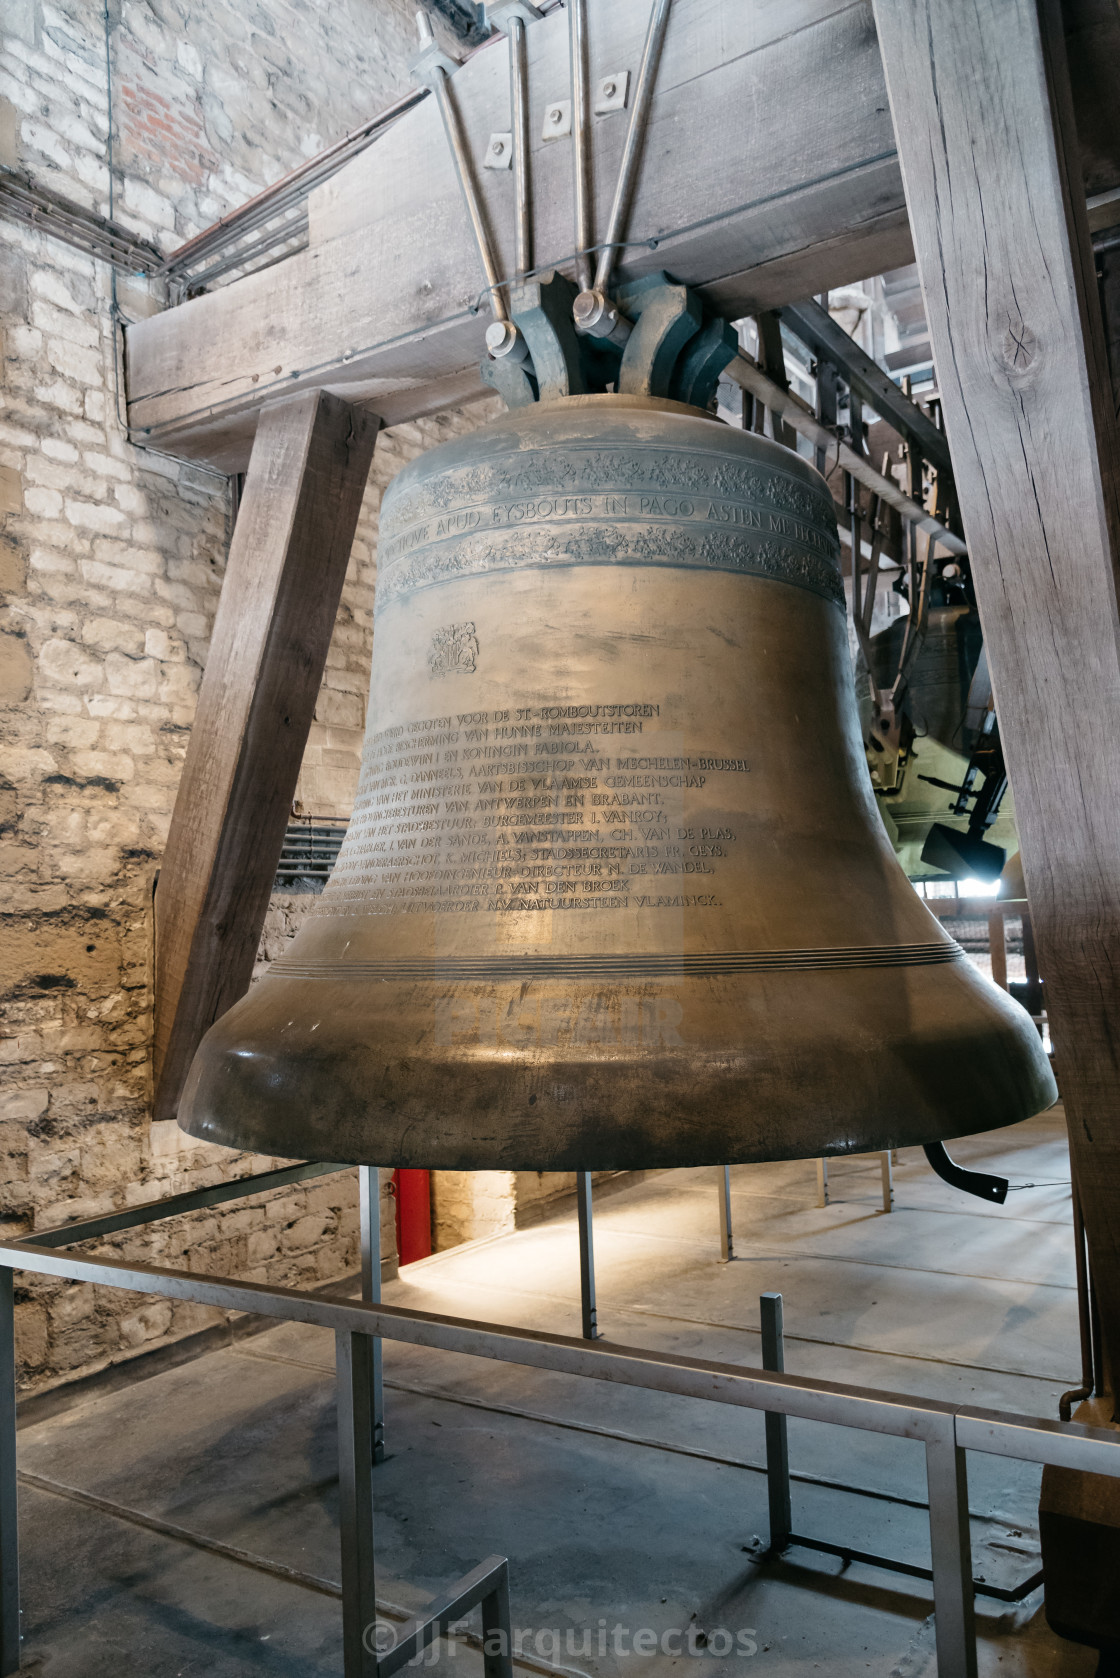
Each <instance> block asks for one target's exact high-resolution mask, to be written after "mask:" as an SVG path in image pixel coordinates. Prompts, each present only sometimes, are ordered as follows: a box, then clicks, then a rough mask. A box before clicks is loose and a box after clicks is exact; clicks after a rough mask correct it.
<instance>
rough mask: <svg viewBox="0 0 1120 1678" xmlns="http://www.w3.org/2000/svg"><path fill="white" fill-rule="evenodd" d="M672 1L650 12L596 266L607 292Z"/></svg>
mask: <svg viewBox="0 0 1120 1678" xmlns="http://www.w3.org/2000/svg"><path fill="white" fill-rule="evenodd" d="M670 4H671V0H653V7H652V9H651V11H650V14H649V28H648V29H647V30H646V44H645V47H644V49H643V51H642V62H641V67H640V68H639V70H638V82H637V86H636V88H635V90H634V108H633V110H632V111H631V113H630V126H629V128H628V129H627V131H626V144H625V145H624V147H623V150H622V162H621V164H620V165H619V170H618V184H617V186H616V187H615V189H614V203H613V204H612V205H611V214H610V220H609V221H608V223H607V232H606V237H605V239H604V241H603V248H602V250H601V251H600V252H599V261H598V264H597V266H596V269H595V290H596V291H601V292H603V293H604V295H606V293H607V292H608V289H609V286H610V279H611V271H612V269H613V268H614V264H615V258H616V255H617V246H618V243H619V241H620V239H621V238H622V235H623V233H624V232H625V231H626V222H627V218H628V216H629V214H630V200H631V198H632V197H633V193H634V183H635V182H636V180H637V178H638V164H639V162H640V161H641V156H642V142H643V140H644V139H645V131H646V120H647V118H648V116H649V108H650V105H651V104H652V103H653V84H654V82H655V81H656V79H657V61H658V59H659V58H660V57H661V45H662V42H663V41H664V39H665V26H666V24H667V23H668V21H669V6H670Z"/></svg>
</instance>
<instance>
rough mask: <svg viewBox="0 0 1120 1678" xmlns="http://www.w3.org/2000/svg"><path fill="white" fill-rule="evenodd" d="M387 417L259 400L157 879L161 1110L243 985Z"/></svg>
mask: <svg viewBox="0 0 1120 1678" xmlns="http://www.w3.org/2000/svg"><path fill="white" fill-rule="evenodd" d="M379 424H380V421H379V420H378V419H376V418H375V417H374V416H372V415H370V414H367V413H363V412H360V411H358V410H356V409H354V408H351V407H350V406H349V404H347V403H345V402H342V401H340V400H339V399H338V398H337V397H334V396H328V395H326V394H325V393H323V392H322V391H308V392H306V393H305V394H303V395H300V396H292V397H288V398H287V399H286V400H284V401H280V402H273V403H270V404H269V405H268V406H267V407H266V408H264V409H263V410H262V412H261V416H260V420H259V422H258V425H257V435H256V441H255V442H254V444H253V453H252V458H251V460H250V462H249V471H248V476H247V478H246V481H245V489H244V492H243V495H242V499H241V505H240V509H239V511H238V516H237V523H236V525H235V527H234V533H233V540H232V542H231V544H230V552H229V562H228V564H227V567H226V575H225V581H224V583H223V585H222V594H221V599H220V600H219V603H218V613H217V617H216V619H215V622H214V633H213V636H212V638H211V642H210V653H209V656H208V658H207V661H206V672H205V675H204V676H203V681H202V690H201V692H200V694H199V699H198V711H197V713H196V716H195V721H194V727H193V728H192V729H191V737H190V745H189V746H188V748H187V758H186V762H185V764H184V766H183V776H182V780H181V781H180V783H179V791H178V796H177V797H176V800H175V810H174V814H173V815H172V818H171V832H170V834H169V836H168V841H167V849H166V850H165V852H164V856H163V864H162V867H161V869H160V877H159V885H158V888H157V891H156V986H155V1086H156V1095H155V1117H156V1118H157V1119H168V1118H174V1116H175V1113H176V1110H177V1108H178V1103H179V1096H180V1093H181V1091H182V1087H183V1082H184V1079H185V1078H186V1075H187V1070H188V1068H189V1066H190V1063H191V1059H192V1057H193V1055H194V1052H195V1049H196V1048H197V1047H198V1044H199V1042H200V1041H201V1039H202V1036H203V1033H204V1032H205V1031H206V1030H207V1029H208V1028H209V1027H210V1026H211V1025H212V1024H213V1022H214V1021H215V1020H216V1019H217V1018H218V1016H219V1015H220V1014H223V1013H224V1012H225V1010H226V1009H227V1008H229V1007H230V1006H231V1005H232V1004H233V1003H234V1002H236V1001H237V998H238V997H239V996H242V995H243V994H244V992H245V991H246V990H247V989H248V986H249V980H250V978H251V976H252V972H253V961H254V958H255V956H256V953H257V946H258V944H259V942H260V935H261V928H262V926H263V925H264V917H265V911H266V910H267V908H268V899H269V895H270V893H271V891H272V882H273V880H274V878H275V875H276V865H277V863H278V862H279V860H280V849H281V846H282V844H283V841H284V831H285V828H286V826H287V822H288V815H289V812H290V810H291V804H292V797H293V794H294V792H295V786H296V777H297V776H298V774H299V766H300V762H301V760H302V758H303V749H304V746H305V745H306V742H307V734H308V730H309V728H310V726H311V719H312V716H313V715H314V711H315V701H316V699H317V697H318V693H319V685H320V683H321V681H322V677H323V666H324V664H325V662H326V656H327V648H328V647H329V645H330V639H331V632H332V630H333V628H334V620H335V616H336V613H337V611H338V600H339V595H340V594H341V592H342V582H343V578H344V577H345V575H346V565H347V561H348V560H349V557H350V547H351V543H352V542H353V539H354V527H355V524H356V523H357V519H358V512H359V509H360V507H361V503H362V494H363V491H364V489H365V484H366V478H367V476H368V474H369V464H370V460H371V458H372V455H373V445H374V439H375V437H376V434H377V430H378V426H379Z"/></svg>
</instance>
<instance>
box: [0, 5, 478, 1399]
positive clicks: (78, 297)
mask: <svg viewBox="0 0 1120 1678" xmlns="http://www.w3.org/2000/svg"><path fill="white" fill-rule="evenodd" d="M413 39H414V37H413V21H412V7H411V6H410V5H409V4H408V3H406V0H340V3H339V4H336V5H332V6H298V5H297V6H291V5H288V4H281V3H280V0H237V3H236V4H233V3H230V4H226V3H224V0H190V3H189V4H187V3H186V0H123V4H119V3H118V0H111V4H110V8H109V28H108V33H107V36H106V32H105V28H104V21H103V18H102V12H101V7H100V6H99V5H98V6H94V5H90V4H88V3H86V0H61V3H52V0H8V4H7V5H6V6H5V7H4V9H3V11H2V13H0V161H3V162H5V163H8V164H10V165H13V166H16V167H18V168H20V169H22V170H24V171H25V172H27V173H29V174H30V175H32V176H33V177H34V178H35V179H37V180H39V181H41V182H43V183H44V184H45V185H48V186H51V187H53V188H54V189H55V190H57V191H59V192H61V193H63V194H65V195H66V196H67V197H69V198H71V199H74V200H77V201H78V202H80V203H82V204H85V205H87V206H88V207H89V208H91V209H94V210H96V211H98V212H99V213H101V214H108V213H109V211H110V208H112V211H113V214H114V215H115V216H116V218H117V219H118V220H120V221H123V222H125V223H126V224H127V225H129V226H130V227H131V228H132V229H134V230H135V231H136V232H137V233H138V234H141V235H143V236H144V237H146V238H148V239H150V240H152V241H153V242H154V243H156V244H157V245H159V246H161V248H163V249H165V250H169V249H171V248H173V247H174V246H175V245H177V244H179V243H180V242H182V240H184V239H186V238H188V237H190V236H191V235H192V234H194V233H196V232H198V231H199V230H200V229H201V228H202V227H203V226H206V225H208V224H209V223H210V222H212V221H213V220H214V219H215V218H216V217H217V216H219V215H221V214H223V213H225V212H226V211H227V210H229V209H230V208H232V207H234V206H235V205H237V204H239V203H241V202H243V201H244V200H245V199H246V198H248V197H250V196H251V195H253V194H254V193H256V192H258V191H259V190H260V189H261V188H262V187H263V186H265V185H267V184H268V183H269V182H270V181H271V180H273V179H275V178H277V177H278V176H279V175H281V174H283V173H284V172H286V171H287V170H288V169H290V168H292V167H294V166H295V165H296V164H298V163H299V162H300V161H301V160H302V159H303V158H304V157H306V156H309V155H312V154H313V153H315V152H316V151H318V150H320V149H321V148H322V147H323V146H325V145H328V144H330V143H332V142H333V141H335V140H337V139H339V138H340V137H341V136H342V135H343V134H344V133H346V132H347V131H348V130H349V129H350V128H352V127H354V126H355V125H356V124H357V123H358V122H360V121H361V120H363V119H364V118H366V117H368V116H369V115H371V114H373V113H374V112H376V111H377V110H379V109H381V108H383V107H384V106H385V105H386V104H388V103H389V102H390V101H391V100H392V99H393V98H395V97H397V96H398V94H399V93H400V92H401V91H403V90H404V88H405V86H406V85H407V76H406V70H405V61H406V59H407V56H408V55H409V53H410V52H411V51H412V50H413ZM110 133H111V134H112V140H111V142H110ZM110 151H112V163H111V159H110ZM111 179H112V192H111V193H110V181H111ZM110 198H111V199H112V203H110ZM2 234H3V242H2V245H0V310H2V313H3V322H2V330H3V339H2V345H0V351H2V356H3V378H4V388H5V403H4V411H3V415H2V417H0V518H2V529H0V708H2V709H0V878H2V880H3V899H2V901H0V943H2V948H3V952H4V960H3V964H2V970H0V1006H2V1009H3V1037H2V1041H0V1152H2V1154H3V1170H2V1185H0V1231H2V1232H3V1233H4V1234H5V1235H8V1236H14V1235H17V1234H23V1233H26V1232H29V1231H34V1230H36V1229H43V1228H45V1227H48V1226H49V1225H51V1224H56V1223H61V1222H65V1221H67V1220H70V1219H74V1218H78V1217H83V1216H88V1215H92V1214H95V1213H98V1212H102V1211H106V1210H109V1209H111V1208H114V1207H117V1206H122V1205H130V1204H136V1203H139V1202H142V1201H146V1200H152V1199H157V1198H161V1197H163V1196H165V1195H167V1194H171V1193H176V1192H179V1191H182V1190H185V1189H188V1188H194V1187H199V1186H202V1185H204V1184H208V1183H211V1182H215V1181H219V1180H222V1179H224V1178H228V1177H230V1176H231V1175H245V1174H248V1173H249V1172H252V1171H255V1170H261V1169H265V1168H266V1167H267V1166H268V1165H270V1164H271V1163H273V1162H272V1161H269V1160H266V1159H263V1158H256V1157H247V1156H241V1155H232V1154H230V1153H229V1152H228V1151H227V1150H225V1149H221V1148H217V1147H212V1146H200V1145H198V1144H195V1143H193V1142H192V1141H191V1140H190V1139H189V1138H186V1137H184V1136H182V1134H181V1133H180V1132H179V1131H178V1129H177V1127H176V1126H175V1125H174V1124H157V1125H153V1124H152V1123H151V1121H150V1042H151V1001H152V999H151V957H152V898H153V890H154V884H155V879H156V873H157V870H158V866H159V861H160V856H161V852H162V848H163V844H164V840H165V837H166V833H167V826H168V822H169V818H170V813H171V809H172V805H173V802H174V798H175V791H176V786H177V783H178V778H179V774H180V768H181V764H182V760H183V755H184V752H185V748H186V742H187V739H188V736H189V730H190V727H191V723H192V720H193V716H194V709H195V702H196V697H197V692H198V686H199V681H200V678H201V673H202V670H203V667H204V665H205V660H206V652H207V645H208V638H209V634H210V627H211V624H212V621H213V615H214V610H215V606H216V602H217V598H218V593H219V590H220V587H221V581H222V575H223V570H224V566H225V561H226V554H227V549H228V541H229V534H230V527H231V501H230V486H229V484H228V482H227V480H226V479H225V478H223V477H220V476H217V475H215V474H213V473H209V472H207V471H204V470H201V469H199V468H197V467H193V466H187V465H183V464H181V463H180V462H178V461H176V460H172V459H170V458H168V457H166V456H163V455H160V454H158V453H156V452H153V451H150V450H144V449H139V448H136V447H134V446H133V445H132V444H131V443H129V442H128V440H127V438H126V436H125V432H124V428H123V426H122V423H121V410H122V395H121V374H120V367H119V359H118V358H119V322H120V318H121V316H122V315H128V314H129V313H130V312H133V311H135V312H139V311H141V310H148V311H150V310H151V309H153V308H156V307H159V306H161V302H162V299H161V298H160V297H159V296H158V294H156V293H155V292H154V291H153V288H151V287H149V286H148V285H147V284H146V283H145V282H137V281H129V282H127V283H126V282H124V281H118V282H117V283H116V284H115V283H114V279H113V276H112V274H111V273H110V271H109V269H108V268H107V267H106V266H105V265H104V264H103V263H101V262H99V261H97V260H95V259H94V258H92V257H90V256H87V255H84V254H83V253H82V252H81V251H78V250H75V249H72V248H70V247H69V246H67V245H64V244H61V243H59V242H58V241H56V240H54V239H53V238H51V237H49V236H48V235H45V234H43V233H41V232H39V231H37V230H36V229H34V228H32V227H28V226H24V225H22V224H19V223H15V222H5V223H4V226H3V229H2ZM478 417H479V416H478V415H477V414H476V415H474V416H470V415H468V416H466V417H462V418H455V417H452V418H448V419H441V420H433V421H426V422H424V423H423V424H422V425H418V426H414V427H402V428H400V431H399V432H398V433H395V434H389V435H387V436H386V437H385V438H384V439H383V440H382V441H381V442H379V445H378V452H377V465H376V467H375V469H374V473H373V475H372V478H371V485H370V490H369V494H368V496H367V499H366V504H365V507H364V510H363V514H362V521H361V525H360V528H359V533H358V538H357V540H356V542H355V547H354V555H353V560H352V563H351V567H350V574H349V576H348V579H347V584H346V590H345V595H344V602H343V607H342V610H341V612H340V616H339V622H338V628H337V633H336V636H335V641H334V644H333V646H332V649H331V654H330V660H329V668H328V671H327V676H326V680H325V682H324V687H323V692H322V695H321V698H320V704H319V708H318V712H317V718H316V724H315V731H314V735H313V739H312V745H311V749H310V750H309V754H308V763H307V766H306V769H305V774H304V777H303V780H302V781H301V793H302V796H303V798H304V801H305V803H306V805H307V807H308V809H309V810H310V811H311V813H331V812H330V810H324V809H323V806H324V805H326V804H332V805H333V806H335V807H337V808H338V811H339V813H346V811H345V809H344V808H343V806H345V804H346V798H347V792H346V786H347V780H348V777H349V778H350V781H351V782H352V780H353V779H354V778H356V765H357V756H358V751H359V748H360V742H361V735H362V731H363V727H364V708H365V689H366V684H367V681H368V666H369V656H370V644H371V636H372V603H373V583H374V552H375V543H376V515H377V506H378V504H379V497H380V491H381V488H382V487H383V485H384V483H385V482H386V481H387V478H388V477H389V476H390V475H391V472H392V470H394V469H395V466H394V462H395V463H396V465H399V464H400V463H401V462H402V461H403V460H404V459H406V458H409V457H410V455H411V454H413V453H415V452H417V451H418V450H419V449H421V448H424V447H426V446H428V445H429V444H430V443H431V442H433V441H435V440H437V439H438V438H439V437H441V436H442V435H444V434H446V432H447V431H448V429H449V428H454V427H455V426H462V425H467V424H473V423H477V420H478ZM274 918H275V917H274ZM266 938H267V935H266ZM386 1227H387V1230H388V1231H390V1232H391V1227H392V1226H391V1220H390V1219H386ZM356 1234H357V1218H356V1186H355V1183H354V1179H353V1174H352V1173H344V1174H340V1175H339V1176H338V1177H331V1178H327V1179H323V1180H321V1181H318V1182H315V1183H312V1184H311V1185H310V1186H309V1187H307V1188H302V1189H297V1190H292V1191H283V1192H278V1193H276V1194H274V1195H273V1196H271V1197H270V1198H268V1199H267V1200H258V1201H254V1202H252V1203H250V1204H247V1205H243V1206H238V1205H234V1206H231V1207H229V1208H228V1209H224V1210H223V1209H217V1210H215V1211H214V1212H212V1213H209V1214H196V1215H194V1216H192V1217H191V1218H190V1219H183V1220H177V1221H175V1222H169V1223H167V1224H161V1225H157V1226H154V1227H153V1228H152V1229H151V1230H149V1231H147V1232H134V1233H132V1234H130V1235H128V1236H126V1237H122V1238H121V1239H120V1240H119V1241H118V1242H117V1243H116V1248H117V1250H118V1251H119V1252H120V1253H122V1254H127V1255H128V1256H130V1257H133V1258H135V1259H137V1260H140V1261H146V1262H155V1263H160V1262H163V1263H168V1264H178V1265H183V1264H186V1265H190V1266H192V1267H194V1268H196V1269H199V1270H216V1271H222V1272H225V1273H227V1274H233V1275H239V1276H244V1277H249V1278H254V1279H262V1280H263V1279H265V1278H266V1277H267V1278H268V1279H269V1280H271V1281H274V1282H278V1283H284V1284H291V1285H296V1286H308V1285H314V1284H316V1283H319V1282H323V1281H326V1280H331V1279H334V1278H337V1277H340V1276H342V1275H345V1274H347V1273H349V1272H352V1271H353V1270H354V1269H355V1268H356V1263H357V1259H356ZM18 1314H19V1325H20V1327H19V1332H20V1353H21V1357H22V1359H23V1376H22V1380H23V1384H24V1386H25V1388H27V1389H31V1390H37V1389H42V1388H46V1387H50V1386H52V1385H55V1384H58V1383H59V1382H61V1381H63V1380H66V1379H70V1378H73V1377H74V1376H75V1375H78V1374H83V1373H88V1372H90V1371H94V1370H96V1369H98V1368H101V1367H104V1366H105V1365H107V1364H110V1363H113V1362H115V1361H117V1360H119V1359H122V1358H127V1357H130V1356H132V1355H134V1354H135V1353H136V1352H137V1351H139V1350H142V1349H146V1348H150V1347H153V1346H158V1345H159V1344H161V1343H163V1342H165V1341H167V1340H170V1339H174V1338H177V1337H179V1336H181V1335H184V1334H187V1333H189V1332H191V1331H193V1330H194V1329H197V1328H199V1327H201V1326H204V1325H206V1324H209V1323H212V1322H214V1321H215V1316H214V1313H212V1312H209V1311H205V1310H203V1309H201V1308H198V1307H194V1306H188V1305H174V1306H172V1305H170V1304H168V1303H167V1302H161V1301H151V1300H145V1299H143V1298H141V1297H139V1296H136V1295H126V1294H120V1293H117V1292H115V1291H114V1290H110V1289H99V1288H92V1287H79V1286H75V1285H70V1284H60V1283H46V1282H43V1283H39V1282H35V1281H33V1280H32V1279H30V1278H20V1292H19V1305H18Z"/></svg>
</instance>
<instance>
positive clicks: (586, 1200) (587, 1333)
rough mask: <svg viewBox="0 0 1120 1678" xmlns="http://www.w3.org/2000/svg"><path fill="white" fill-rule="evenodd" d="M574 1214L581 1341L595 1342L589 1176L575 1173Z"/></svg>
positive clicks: (593, 1258)
mask: <svg viewBox="0 0 1120 1678" xmlns="http://www.w3.org/2000/svg"><path fill="white" fill-rule="evenodd" d="M576 1212H577V1214H578V1217H579V1302H580V1311H581V1314H582V1317H583V1338H584V1339H585V1340H598V1338H599V1319H598V1315H597V1313H596V1310H595V1239H594V1236H593V1234H592V1226H591V1173H590V1171H577V1172H576Z"/></svg>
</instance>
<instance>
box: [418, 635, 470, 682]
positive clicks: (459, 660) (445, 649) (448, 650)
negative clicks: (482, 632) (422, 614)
mask: <svg viewBox="0 0 1120 1678" xmlns="http://www.w3.org/2000/svg"><path fill="white" fill-rule="evenodd" d="M477 662H478V636H477V635H476V634H475V631H474V624H473V623H449V624H445V625H444V626H443V627H442V628H441V629H437V630H436V631H435V632H434V634H433V635H432V644H431V646H430V647H429V648H428V669H429V670H430V671H431V672H432V675H433V676H451V675H455V674H459V675H464V676H473V674H474V670H475V665H476V664H477Z"/></svg>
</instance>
